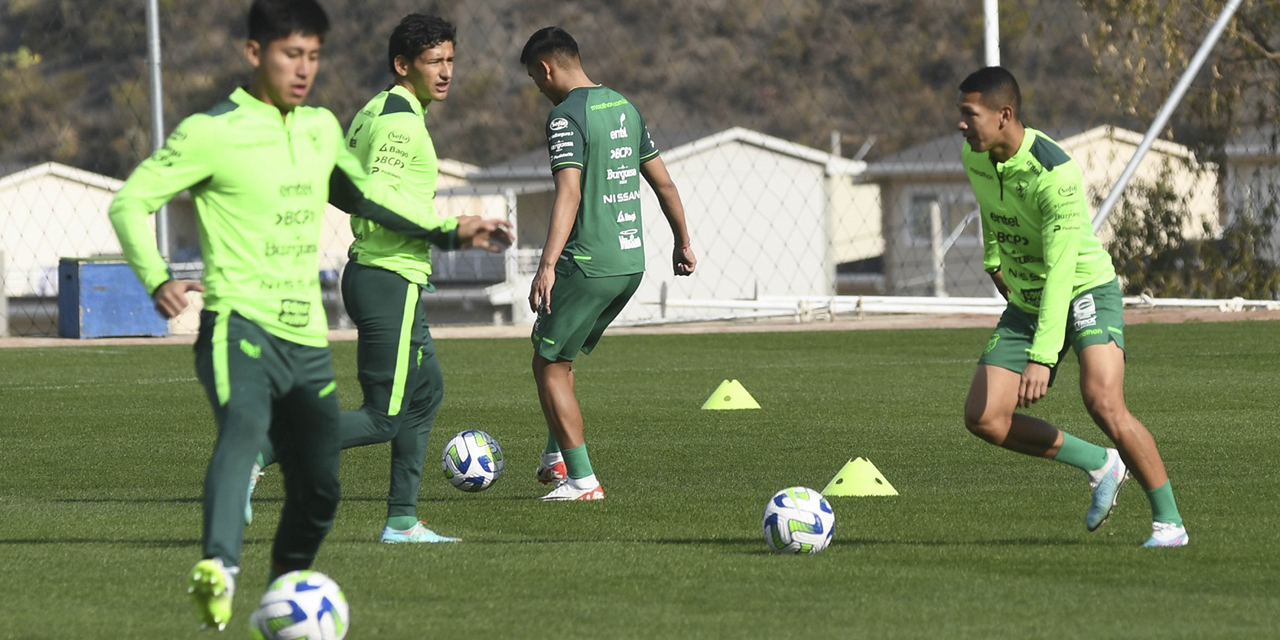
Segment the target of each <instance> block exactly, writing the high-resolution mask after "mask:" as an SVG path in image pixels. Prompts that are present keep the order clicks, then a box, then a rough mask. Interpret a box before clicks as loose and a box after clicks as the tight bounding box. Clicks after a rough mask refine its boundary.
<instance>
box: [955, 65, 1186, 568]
mask: <svg viewBox="0 0 1280 640" xmlns="http://www.w3.org/2000/svg"><path fill="white" fill-rule="evenodd" d="M957 104H958V107H959V109H960V122H959V125H958V126H959V129H960V132H961V134H963V135H964V139H965V144H964V150H963V160H964V168H965V173H967V174H968V176H969V182H970V184H971V185H972V186H973V193H974V196H975V197H976V198H977V200H978V206H979V207H980V208H981V213H982V238H983V247H984V252H983V260H982V262H983V267H984V268H986V270H987V272H988V273H989V274H991V278H992V280H993V281H994V282H995V285H996V287H997V289H999V291H1000V293H1001V294H1002V295H1004V297H1005V299H1007V300H1008V301H1009V306H1008V308H1007V309H1005V312H1004V315H1002V316H1001V317H1000V322H999V323H998V325H997V326H996V330H995V333H993V334H992V335H991V339H990V340H989V341H988V342H987V348H986V350H985V352H984V353H983V355H982V357H981V358H979V359H978V368H977V370H976V371H975V372H974V375H973V383H972V385H971V386H970V387H969V398H968V400H967V401H966V402H965V408H964V416H965V425H966V426H967V427H968V428H969V431H971V432H973V433H974V434H975V435H977V436H978V437H980V438H982V439H983V440H986V441H988V442H990V443H992V444H995V445H999V446H1001V447H1004V448H1006V449H1009V450H1011V451H1016V452H1018V453H1023V454H1026V455H1032V456H1038V457H1044V458H1052V459H1054V460H1057V461H1059V462H1062V463H1065V464H1068V465H1071V466H1073V467H1077V468H1079V469H1081V470H1083V471H1085V472H1086V473H1087V474H1088V475H1089V484H1090V486H1091V489H1092V501H1091V504H1090V505H1089V511H1088V513H1087V514H1086V515H1085V527H1086V528H1087V529H1088V530H1089V531H1095V530H1097V528H1098V527H1100V526H1102V523H1103V522H1105V521H1106V519H1107V516H1108V515H1110V513H1111V509H1112V507H1114V506H1115V503H1116V496H1117V494H1119V492H1120V488H1121V487H1123V486H1124V483H1125V481H1126V480H1128V478H1129V473H1130V471H1132V473H1133V474H1134V475H1136V476H1137V477H1138V481H1139V482H1140V483H1141V484H1142V486H1143V488H1144V489H1146V491H1147V497H1148V499H1149V500H1150V502H1151V511H1152V526H1151V530H1152V531H1151V537H1150V538H1149V539H1148V540H1147V541H1146V543H1144V544H1143V546H1145V547H1180V546H1183V545H1185V544H1187V539H1188V538H1187V530H1186V528H1185V527H1184V526H1183V524H1182V516H1181V515H1180V514H1179V513H1178V506H1177V504H1176V503H1175V501H1174V498H1173V489H1172V488H1171V487H1170V485H1169V476H1168V475H1167V474H1166V473H1165V467H1164V462H1163V461H1162V460H1161V458H1160V451H1159V450H1158V449H1157V448H1156V442H1155V439H1154V438H1152V437H1151V433H1150V432H1149V431H1147V429H1146V427H1144V426H1142V423H1141V422H1139V421H1138V419H1137V418H1135V417H1134V416H1133V414H1131V413H1129V409H1128V408H1127V407H1126V406H1125V401H1124V366H1125V352H1124V308H1123V307H1124V303H1123V299H1122V298H1121V295H1120V285H1119V282H1118V281H1117V280H1116V272H1115V269H1114V268H1113V267H1112V264H1111V257H1110V256H1109V255H1107V253H1106V251H1105V250H1104V249H1103V247H1102V243H1101V242H1099V241H1098V238H1097V236H1096V235H1095V234H1094V232H1093V225H1092V224H1091V222H1090V219H1089V209H1088V205H1087V203H1086V200H1085V198H1086V195H1085V189H1084V180H1083V177H1082V175H1081V172H1080V167H1079V165H1077V164H1076V163H1075V161H1074V160H1072V159H1071V158H1070V157H1069V156H1068V155H1067V154H1066V153H1065V152H1064V151H1063V150H1062V148H1061V147H1059V146H1058V144H1057V143H1056V142H1054V141H1053V140H1051V139H1049V137H1048V136H1046V135H1044V134H1043V133H1041V132H1039V131H1036V130H1035V129H1032V128H1030V127H1026V126H1024V125H1023V124H1022V121H1021V118H1020V112H1021V109H1022V96H1021V93H1020V92H1019V89H1018V83H1017V80H1015V79H1014V77H1013V74H1011V73H1009V72H1008V71H1007V70H1005V69H1003V68H1001V67H987V68H985V69H980V70H978V71H976V72H974V73H973V74H971V75H970V76H969V77H968V78H966V79H965V80H964V82H962V83H961V84H960V98H959V101H958V103H957ZM1069 348H1073V349H1074V350H1075V352H1076V357H1077V358H1078V359H1079V360H1080V395H1081V396H1082V397H1083V399H1084V404H1085V408H1086V409H1088V410H1089V415H1091V416H1092V417H1093V420H1094V422H1095V423H1097V425H1098V426H1099V427H1101V428H1102V431H1103V433H1105V434H1106V435H1107V437H1109V438H1110V439H1111V441H1112V442H1114V443H1115V445H1116V448H1115V449H1104V448H1103V447H1099V446H1097V445H1094V444H1091V443H1088V442H1085V441H1084V440H1081V439H1079V438H1076V437H1075V436H1072V435H1071V434H1068V433H1066V432H1064V431H1060V430H1058V429H1057V428H1056V427H1054V426H1053V425H1051V424H1049V423H1048V422H1045V421H1044V420H1041V419H1039V418H1035V417H1032V416H1029V415H1027V414H1024V413H1015V410H1016V409H1018V408H1019V407H1021V408H1024V409H1025V408H1028V407H1030V406H1031V405H1032V404H1034V403H1035V402H1036V401H1038V400H1040V399H1041V398H1042V397H1044V395H1045V393H1047V392H1048V389H1049V385H1050V384H1052V382H1053V378H1054V374H1055V373H1056V372H1057V366H1058V362H1059V361H1060V360H1061V358H1062V356H1063V355H1065V354H1066V351H1067V349H1069Z"/></svg>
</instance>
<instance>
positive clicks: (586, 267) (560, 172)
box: [520, 27, 697, 500]
mask: <svg viewBox="0 0 1280 640" xmlns="http://www.w3.org/2000/svg"><path fill="white" fill-rule="evenodd" d="M520 62H521V64H523V65H524V66H525V71H526V72H527V73H528V74H529V77H530V78H532V79H533V82H534V84H535V85H537V87H538V90H539V91H541V92H542V95H544V96H546V97H547V98H548V99H550V100H551V102H552V103H553V104H555V105H556V106H555V108H553V109H552V110H551V114H550V115H549V116H547V125H546V127H547V146H548V151H549V152H550V154H551V171H552V172H553V174H554V177H555V185H556V196H555V200H554V202H553V204H552V207H551V223H550V228H549V230H548V232H547V241H546V244H545V245H544V246H543V248H542V259H541V261H540V262H539V263H538V272H537V274H536V275H535V276H534V278H533V286H532V287H531V288H530V291H529V306H530V308H531V309H533V311H534V312H535V313H537V314H538V320H537V322H536V323H535V324H534V325H533V336H532V339H533V349H534V354H533V376H534V379H535V381H536V382H537V385H538V399H539V400H540V401H541V403H542V412H543V414H544V415H545V417H546V420H547V429H548V436H547V446H546V448H545V449H544V450H543V455H542V460H541V462H540V464H539V465H538V470H537V478H538V480H539V481H540V482H542V483H543V484H546V483H549V482H552V481H555V482H556V483H557V484H556V487H555V489H553V490H552V491H551V492H550V493H548V494H547V495H546V496H544V497H543V498H542V499H543V500H599V499H601V498H604V490H603V489H602V488H601V487H600V482H599V481H598V480H597V479H596V476H595V472H594V471H593V470H592V468H591V460H590V459H589V458H588V457H587V447H586V444H585V441H584V440H583V435H582V411H581V410H580V408H579V407H578V400H577V397H576V396H575V395H574V379H573V359H574V358H575V357H577V355H578V352H579V351H581V352H583V353H590V352H591V349H592V348H594V347H595V345H596V343H597V342H598V341H599V340H600V336H601V335H603V334H604V330H605V328H606V327H608V326H609V323H610V322H612V321H613V319H614V318H616V317H617V316H618V313H619V312H621V311H622V308H623V307H624V306H626V304H627V301H628V300H630V299H631V295H632V294H634V293H635V290H636V287H638V286H639V285H640V279H641V278H642V277H643V275H644V238H643V233H642V230H641V229H642V228H641V224H640V184H639V180H638V179H637V175H640V176H644V179H645V181H647V182H648V183H649V186H650V187H652V188H653V190H654V192H655V193H656V194H657V196H658V202H659V204H660V205H661V206H662V213H663V214H664V215H665V216H666V218H667V223H668V224H669V225H670V226H671V232H672V234H673V235H674V236H675V249H674V251H673V255H672V263H673V265H674V269H675V274H676V275H678V276H687V275H689V274H691V273H693V270H694V267H695V266H696V265H697V260H696V259H695V258H694V255H693V250H692V249H690V248H689V229H688V228H687V226H686V225H685V219H684V206H683V205H682V204H681V202H680V194H679V192H678V191H677V190H676V186H675V183H674V182H672V181H671V176H670V175H669V174H668V173H667V168H666V165H665V164H664V163H663V162H662V158H659V157H658V150H657V148H655V147H654V145H653V142H652V141H651V140H650V139H649V130H648V128H647V127H646V126H645V122H644V118H643V117H642V116H641V115H640V112H639V111H638V110H636V108H635V106H634V105H632V104H631V102H629V101H628V100H627V99H626V98H624V97H623V96H622V95H620V94H618V93H617V92H616V91H613V90H612V89H609V88H607V87H604V86H602V85H598V84H595V83H593V82H591V80H590V79H589V78H588V77H587V75H586V73H585V72H584V71H583V69H582V59H581V57H580V56H579V53H578V43H577V42H576V41H574V39H573V37H572V36H570V35H569V34H568V33H567V32H566V31H565V30H563V29H561V28H559V27H547V28H545V29H541V30H539V31H537V32H536V33H534V34H533V36H531V37H530V38H529V41H528V42H527V43H525V46H524V50H523V51H522V52H521V54H520Z"/></svg>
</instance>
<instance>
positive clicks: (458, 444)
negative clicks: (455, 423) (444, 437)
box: [440, 429, 503, 491]
mask: <svg viewBox="0 0 1280 640" xmlns="http://www.w3.org/2000/svg"><path fill="white" fill-rule="evenodd" d="M502 460H503V458H502V447H500V446H498V441H497V440H494V439H493V436H491V435H489V434H487V433H485V432H483V431H480V430H478V429H469V430H467V431H463V432H461V433H459V434H458V435H456V436H454V437H453V439H451V440H449V443H448V444H446V445H445V446H444V455H443V456H442V457H441V460H440V466H442V467H443V468H444V477H445V479H447V480H448V481H449V484H451V485H453V486H455V487H457V488H459V489H462V490H463V491H484V490H485V489H488V488H489V486H490V485H492V484H493V483H494V482H497V481H498V476H500V475H502Z"/></svg>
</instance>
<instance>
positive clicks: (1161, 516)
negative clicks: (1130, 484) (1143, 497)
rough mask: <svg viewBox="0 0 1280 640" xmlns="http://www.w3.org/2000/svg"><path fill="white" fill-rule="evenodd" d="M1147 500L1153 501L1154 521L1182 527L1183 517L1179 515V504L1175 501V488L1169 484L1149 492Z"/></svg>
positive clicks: (1152, 512) (1152, 515) (1152, 514)
mask: <svg viewBox="0 0 1280 640" xmlns="http://www.w3.org/2000/svg"><path fill="white" fill-rule="evenodd" d="M1147 499H1148V500H1150V501H1151V519H1152V520H1155V521H1156V522H1168V523H1171V524H1176V525H1178V526H1182V515H1181V514H1179V513H1178V503H1177V502H1175V501H1174V499H1173V487H1172V486H1171V485H1170V484H1169V483H1168V482H1165V483H1164V484H1162V485H1160V486H1158V487H1156V488H1154V489H1150V490H1148V491H1147Z"/></svg>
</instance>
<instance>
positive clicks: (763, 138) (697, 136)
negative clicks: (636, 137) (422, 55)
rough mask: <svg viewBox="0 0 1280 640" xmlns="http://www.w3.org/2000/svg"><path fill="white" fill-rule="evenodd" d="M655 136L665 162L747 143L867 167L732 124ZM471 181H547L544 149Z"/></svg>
mask: <svg viewBox="0 0 1280 640" xmlns="http://www.w3.org/2000/svg"><path fill="white" fill-rule="evenodd" d="M664 134H665V135H654V138H655V139H656V140H658V141H660V142H662V141H665V142H667V143H669V145H670V146H669V147H667V149H666V150H663V151H662V157H663V159H664V160H666V161H668V162H675V161H677V160H680V159H683V158H687V157H690V156H693V155H696V154H699V153H703V152H705V151H709V150H711V149H714V148H716V147H719V146H722V145H726V144H735V143H740V144H749V145H754V146H757V147H760V148H763V149H767V150H769V151H772V152H774V153H779V154H782V155H786V156H791V157H793V158H798V159H800V160H805V161H808V162H813V163H815V164H820V165H823V167H824V168H825V170H826V171H827V173H830V174H837V175H856V174H859V173H861V172H862V171H864V170H865V169H866V166H867V165H866V163H865V162H862V161H859V160H850V159H848V158H843V157H840V156H836V155H832V154H830V153H827V152H825V151H820V150H818V149H814V148H812V147H806V146H804V145H802V144H797V143H795V142H790V141H787V140H783V139H781V138H775V137H773V136H770V135H766V134H763V133H760V132H758V131H752V130H750V129H745V128H743V127H732V128H729V129H725V130H723V131H719V132H714V133H713V132H707V131H684V132H676V133H665V132H664ZM468 177H469V178H470V179H471V180H473V181H507V180H550V178H551V162H550V159H549V158H548V157H547V150H546V149H545V148H542V147H539V148H537V149H534V150H532V151H529V152H527V153H523V154H521V155H519V156H516V157H514V158H512V159H510V160H507V161H505V162H501V163H498V164H495V165H490V166H488V167H485V168H484V169H481V170H480V171H477V172H475V173H472V174H470V176H468Z"/></svg>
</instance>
